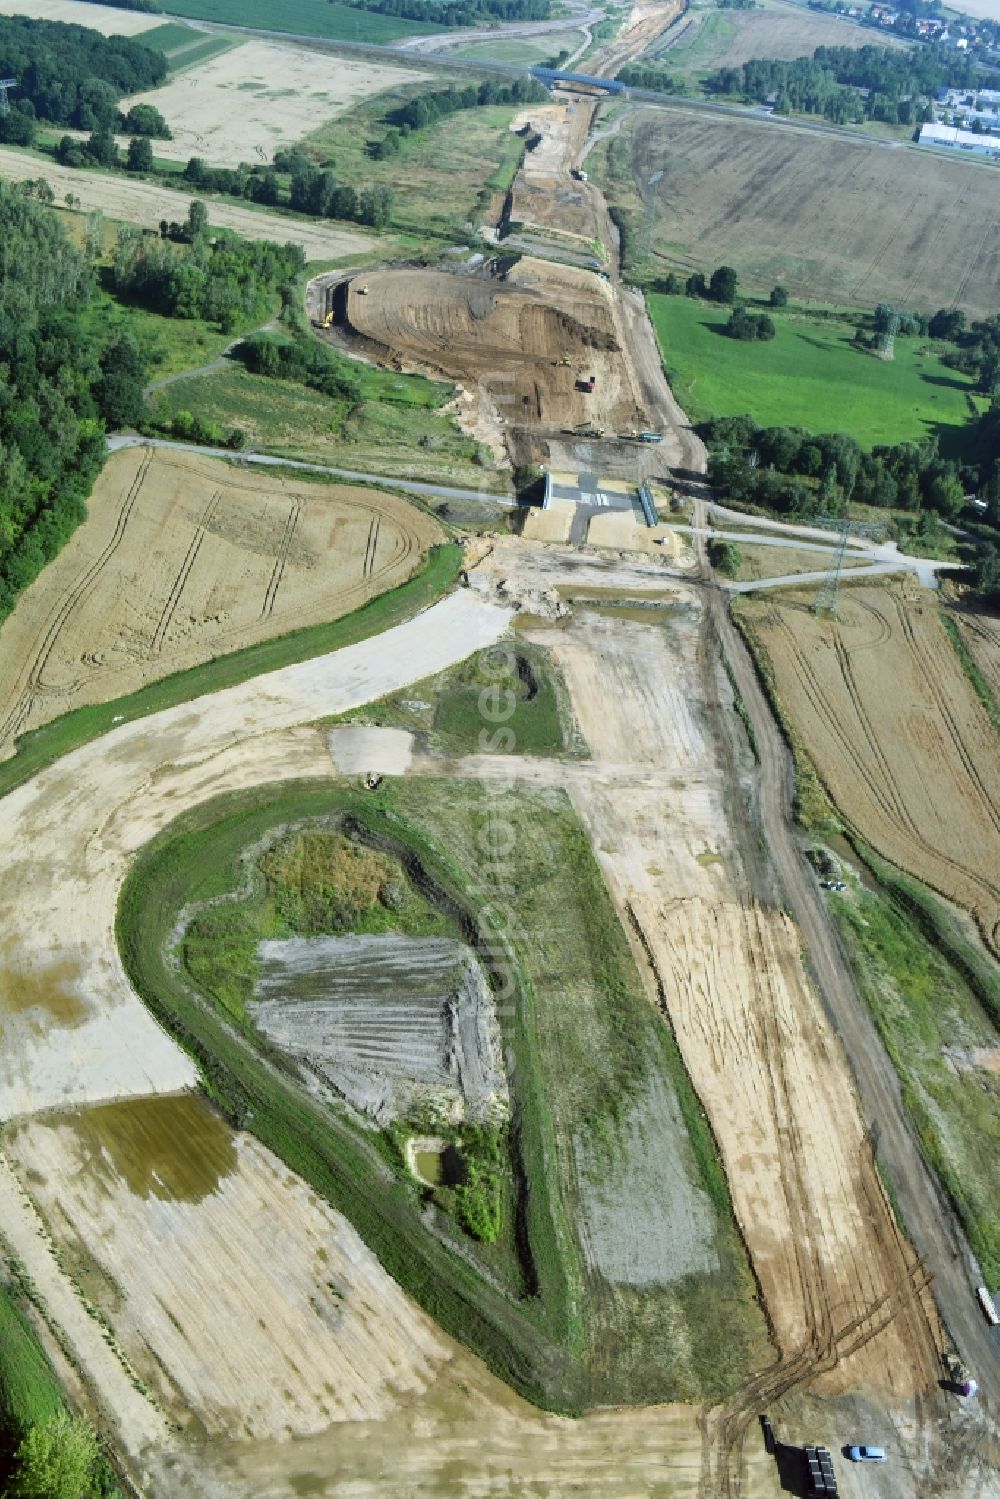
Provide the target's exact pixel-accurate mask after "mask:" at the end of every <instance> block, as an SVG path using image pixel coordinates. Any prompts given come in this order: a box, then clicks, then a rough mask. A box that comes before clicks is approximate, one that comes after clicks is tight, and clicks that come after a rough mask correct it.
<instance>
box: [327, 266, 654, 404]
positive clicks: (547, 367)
mask: <svg viewBox="0 0 1000 1499" xmlns="http://www.w3.org/2000/svg"><path fill="white" fill-rule="evenodd" d="M361 285H364V286H366V287H367V288H368V291H367V293H365V294H362V293H361V292H360V289H359V288H360V286H361ZM347 316H348V318H349V320H350V325H351V327H352V328H353V329H354V330H355V332H356V333H357V334H359V335H360V336H361V337H362V338H364V339H366V340H368V341H369V342H370V343H371V344H372V345H373V346H374V347H375V348H377V349H381V350H383V351H384V357H385V358H386V360H387V361H391V360H392V359H393V358H395V359H397V360H399V361H401V363H402V365H403V367H404V368H413V367H417V368H420V369H429V370H435V371H438V372H440V373H443V374H445V375H448V376H450V377H451V378H453V379H456V380H459V381H461V382H462V383H463V384H465V385H467V386H471V387H478V388H479V389H480V391H481V392H483V394H484V396H485V398H486V400H487V401H488V402H489V403H491V404H492V405H493V406H494V407H496V408H497V409H498V410H499V411H500V413H501V414H502V417H503V421H504V422H505V423H508V424H510V425H516V426H518V427H542V428H555V429H556V430H558V429H559V428H560V427H562V426H576V425H577V424H578V423H581V422H586V421H587V420H593V419H594V415H593V413H594V407H595V405H596V404H598V403H599V408H598V409H599V414H600V415H601V417H602V418H603V419H606V420H607V421H608V422H613V423H618V424H620V425H622V426H626V425H635V423H636V421H637V403H636V396H635V394H634V393H633V388H632V382H631V380H630V378H629V375H630V370H629V366H628V364H627V361H626V359H625V357H624V355H623V352H622V342H621V334H620V331H619V329H618V326H617V322H616V317H615V302H614V298H613V295H612V292H611V289H610V287H609V286H608V285H607V283H605V282H602V281H600V280H599V279H598V278H597V277H596V276H592V275H589V274H587V273H586V272H584V271H578V270H575V269H573V268H572V267H570V266H561V265H552V264H549V263H547V262H543V261H539V260H535V259H532V258H531V257H525V259H523V260H521V261H520V262H519V263H518V265H517V266H515V267H514V268H513V269H512V270H511V271H510V273H509V274H507V275H503V274H498V275H495V276H490V275H485V274H484V275H475V276H468V275H449V274H448V273H447V272H444V271H431V270H412V271H380V272H378V273H374V274H366V275H364V277H363V278H358V279H356V280H355V281H352V282H351V283H350V287H349V293H348V300H347ZM561 359H568V361H569V363H568V364H566V365H560V364H559V360H561ZM581 374H593V375H594V376H595V378H596V391H595V395H596V401H595V396H592V395H587V394H584V393H582V392H580V391H578V390H576V389H575V385H576V380H577V377H578V376H579V375H581ZM598 392H599V394H598Z"/></svg>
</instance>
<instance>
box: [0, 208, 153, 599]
mask: <svg viewBox="0 0 1000 1499" xmlns="http://www.w3.org/2000/svg"><path fill="white" fill-rule="evenodd" d="M93 285H94V282H93V275H92V272H91V270H90V267H89V266H88V264H87V262H86V261H85V260H84V258H83V257H82V256H81V255H80V254H79V252H78V251H77V250H76V249H74V247H73V245H72V244H71V243H70V241H69V239H68V238H67V236H66V234H65V232H64V230H63V228H62V226H61V225H60V223H59V221H58V220H57V218H56V216H55V214H53V213H52V212H51V211H50V210H48V209H46V208H43V207H42V206H40V205H39V204H37V203H32V202H30V201H29V200H28V199H27V197H26V196H25V195H24V194H23V193H22V192H20V191H19V190H18V189H17V188H14V187H11V186H9V185H7V184H6V183H2V182H0V375H2V379H0V619H2V618H4V617H5V616H6V615H7V614H9V613H10V610H11V609H12V607H13V605H14V601H15V599H16V597H17V595H18V594H19V593H20V592H21V590H22V589H23V588H25V587H26V586H27V585H28V584H29V583H30V582H31V581H32V580H33V579H34V578H35V577H37V575H38V573H39V572H41V570H42V568H43V567H44V565H45V563H46V562H48V561H49V559H50V558H52V557H54V556H55V554H56V553H57V552H58V551H59V549H60V547H61V546H62V545H63V543H64V542H65V541H66V540H67V539H68V538H69V536H70V535H71V534H72V532H73V531H74V530H75V528H76V526H77V525H79V523H80V521H81V520H83V518H84V515H85V514H86V500H87V496H88V494H89V493H90V489H91V486H92V484H93V482H94V479H95V477H96V475H97V473H98V471H99V470H100V467H101V464H102V462H103V459H104V425H105V422H107V423H109V424H115V425H117V424H119V423H125V422H129V421H132V420H134V419H135V417H136V415H137V414H138V413H139V412H140V411H141V405H142V379H143V371H142V363H141V360H140V359H139V357H138V354H137V353H136V350H135V348H134V346H132V345H131V343H130V342H129V341H128V340H127V339H122V338H120V339H117V340H115V341H114V342H113V343H110V344H106V343H105V341H104V339H103V338H102V336H101V335H100V333H98V332H95V331H94V328H93V322H92V319H90V318H88V316H87V311H88V309H87V302H88V298H89V297H90V296H91V294H92V291H93Z"/></svg>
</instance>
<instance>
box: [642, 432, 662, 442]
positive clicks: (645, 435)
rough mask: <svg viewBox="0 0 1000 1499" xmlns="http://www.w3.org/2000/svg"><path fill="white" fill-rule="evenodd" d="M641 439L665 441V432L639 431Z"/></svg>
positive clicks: (645, 440)
mask: <svg viewBox="0 0 1000 1499" xmlns="http://www.w3.org/2000/svg"><path fill="white" fill-rule="evenodd" d="M639 441H640V442H662V441H663V433H662V432H640V433H639Z"/></svg>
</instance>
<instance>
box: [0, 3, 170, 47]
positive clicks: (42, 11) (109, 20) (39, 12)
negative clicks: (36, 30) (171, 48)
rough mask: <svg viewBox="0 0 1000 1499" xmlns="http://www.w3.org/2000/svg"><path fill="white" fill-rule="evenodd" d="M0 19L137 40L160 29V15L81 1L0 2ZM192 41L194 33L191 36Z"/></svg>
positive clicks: (162, 20) (161, 17) (161, 20)
mask: <svg viewBox="0 0 1000 1499" xmlns="http://www.w3.org/2000/svg"><path fill="white" fill-rule="evenodd" d="M0 16H31V18H32V19H33V20H35V21H69V22H72V24H73V25H75V26H89V27H90V29H91V31H100V32H102V33H103V35H104V36H138V34H139V33H140V32H141V31H151V30H152V29H153V27H154V26H162V25H163V23H164V21H165V20H166V19H167V17H166V16H163V15H143V14H142V12H141V11H135V10H117V9H116V8H115V7H114V6H112V5H91V4H89V3H86V4H85V3H84V0H0ZM191 36H192V39H194V38H195V36H196V33H195V32H192V33H191Z"/></svg>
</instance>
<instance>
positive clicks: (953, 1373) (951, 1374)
mask: <svg viewBox="0 0 1000 1499" xmlns="http://www.w3.org/2000/svg"><path fill="white" fill-rule="evenodd" d="M944 1368H945V1374H946V1375H947V1379H948V1384H949V1385H950V1386H951V1388H952V1390H953V1391H954V1393H955V1394H956V1395H961V1396H962V1397H963V1399H969V1398H970V1397H971V1396H973V1395H974V1394H975V1393H976V1391H977V1390H978V1389H979V1386H978V1385H977V1384H976V1381H975V1380H974V1379H973V1377H972V1375H971V1374H970V1373H969V1370H968V1366H967V1365H966V1364H963V1363H962V1360H961V1359H960V1358H958V1357H956V1355H955V1354H954V1353H946V1354H945V1356H944Z"/></svg>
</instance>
